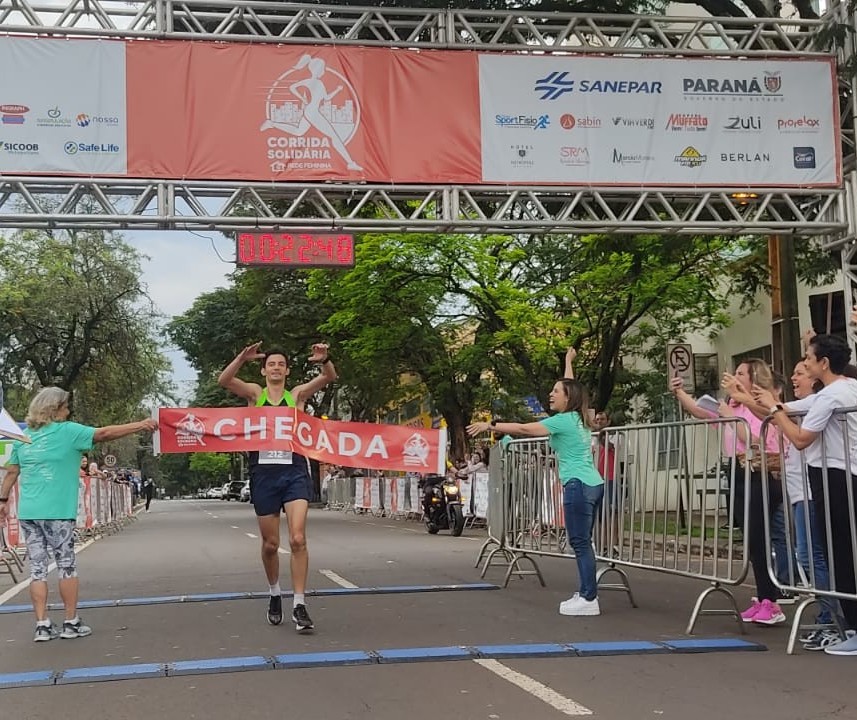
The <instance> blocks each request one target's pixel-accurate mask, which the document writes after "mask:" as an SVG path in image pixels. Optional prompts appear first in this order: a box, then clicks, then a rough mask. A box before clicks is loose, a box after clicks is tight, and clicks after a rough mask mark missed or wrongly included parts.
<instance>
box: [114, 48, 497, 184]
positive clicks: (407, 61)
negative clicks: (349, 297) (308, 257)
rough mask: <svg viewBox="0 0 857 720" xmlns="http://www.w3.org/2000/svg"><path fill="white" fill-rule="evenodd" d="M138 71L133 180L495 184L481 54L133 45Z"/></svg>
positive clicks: (130, 98)
mask: <svg viewBox="0 0 857 720" xmlns="http://www.w3.org/2000/svg"><path fill="white" fill-rule="evenodd" d="M126 66H127V107H128V137H129V138H130V139H131V140H130V141H129V144H128V174H129V175H131V176H136V177H172V178H179V177H181V178H202V179H206V180H214V179H242V180H273V181H277V182H306V181H308V180H344V181H369V182H391V181H392V182H419V183H434V182H457V183H458V182H460V183H479V182H481V180H482V167H481V147H482V145H481V139H480V129H479V112H480V111H479V73H478V57H477V55H476V54H473V53H460V52H451V51H425V50H423V51H420V52H418V53H416V52H411V51H409V50H397V49H389V48H356V47H347V48H339V47H335V46H327V47H318V46H304V47H301V46H295V45H282V46H275V45H253V44H250V43H247V44H244V43H240V44H239V43H232V44H230V43H207V42H193V43H189V42H183V41H166V42H132V43H128V44H127V45H126ZM152 78H158V82H152ZM212 78H217V81H216V82H212Z"/></svg>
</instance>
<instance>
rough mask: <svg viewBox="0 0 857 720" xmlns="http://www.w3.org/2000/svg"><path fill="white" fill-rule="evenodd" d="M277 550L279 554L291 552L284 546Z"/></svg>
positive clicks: (289, 553)
mask: <svg viewBox="0 0 857 720" xmlns="http://www.w3.org/2000/svg"><path fill="white" fill-rule="evenodd" d="M277 552H278V553H280V555H291V554H292V553H291V552H290V551H288V550H286V549H285V548H277Z"/></svg>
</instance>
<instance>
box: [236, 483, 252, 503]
mask: <svg viewBox="0 0 857 720" xmlns="http://www.w3.org/2000/svg"><path fill="white" fill-rule="evenodd" d="M238 499H239V500H240V501H241V502H250V481H249V480H248V481H247V482H245V483H244V484H243V485H242V486H241V495H240V496H239V498H238Z"/></svg>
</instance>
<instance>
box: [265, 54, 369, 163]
mask: <svg viewBox="0 0 857 720" xmlns="http://www.w3.org/2000/svg"><path fill="white" fill-rule="evenodd" d="M359 126H360V101H359V99H358V97H357V93H356V92H355V90H354V87H353V86H352V85H351V83H349V82H348V80H346V78H345V77H344V76H343V75H342V74H341V73H340V72H338V71H336V70H334V69H333V68H331V67H329V66H328V65H327V63H326V62H325V61H324V59H322V58H320V57H316V56H313V55H309V54H307V55H302V56H301V58H300V59H299V60H298V62H297V63H295V65H294V66H293V67H291V68H289V69H288V70H286V71H285V72H284V73H283V74H282V75H280V76H279V77H278V78H277V79H276V80H275V81H274V83H273V85H271V87H270V89H269V90H268V94H267V97H266V99H265V121H264V122H263V123H262V126H261V127H260V128H259V130H260V132H269V131H272V130H273V131H276V134H272V135H270V136H269V137H268V138H267V143H266V145H267V155H266V158H267V160H268V161H269V162H270V168H271V171H272V172H283V171H286V170H335V169H337V168H338V167H341V166H342V165H343V164H344V165H345V167H346V169H348V170H351V171H355V172H359V171H361V170H363V168H362V166H361V165H360V164H359V163H358V162H357V161H356V160H355V159H354V158H353V157H352V156H351V154H350V153H349V151H348V147H347V146H348V144H349V143H350V142H351V140H352V139H353V138H354V136H355V134H356V133H357V129H358V128H359Z"/></svg>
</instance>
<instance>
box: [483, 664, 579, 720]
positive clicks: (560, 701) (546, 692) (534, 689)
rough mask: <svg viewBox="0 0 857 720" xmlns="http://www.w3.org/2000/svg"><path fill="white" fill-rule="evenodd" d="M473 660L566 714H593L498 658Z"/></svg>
mask: <svg viewBox="0 0 857 720" xmlns="http://www.w3.org/2000/svg"><path fill="white" fill-rule="evenodd" d="M473 662H475V663H476V664H477V665H481V666H482V667H484V668H485V669H486V670H490V671H491V672H492V673H494V674H495V675H498V676H500V677H501V678H503V679H504V680H507V681H509V682H510V683H512V685H516V686H517V687H519V688H521V690H523V691H525V692H528V693H530V695H532V696H533V697H535V698H538V699H539V700H541V701H542V702H543V703H546V704H548V705H550V706H551V707H552V708H554V709H555V710H559V711H560V712H561V713H563V714H565V715H592V710H590V709H589V708H587V707H584V706H583V705H580V704H579V703H576V702H574V700H572V699H570V698H567V697H565V696H564V695H560V694H559V693H558V692H557V691H556V690H553V689H552V688H549V687H548V686H547V685H542V683H540V682H539V681H538V680H534V679H533V678H531V677H529V676H528V675H524V674H522V673H519V672H516V671H515V670H512V668H509V667H506V666H505V665H504V664H503V663H501V662H497V661H496V660H474V661H473Z"/></svg>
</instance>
